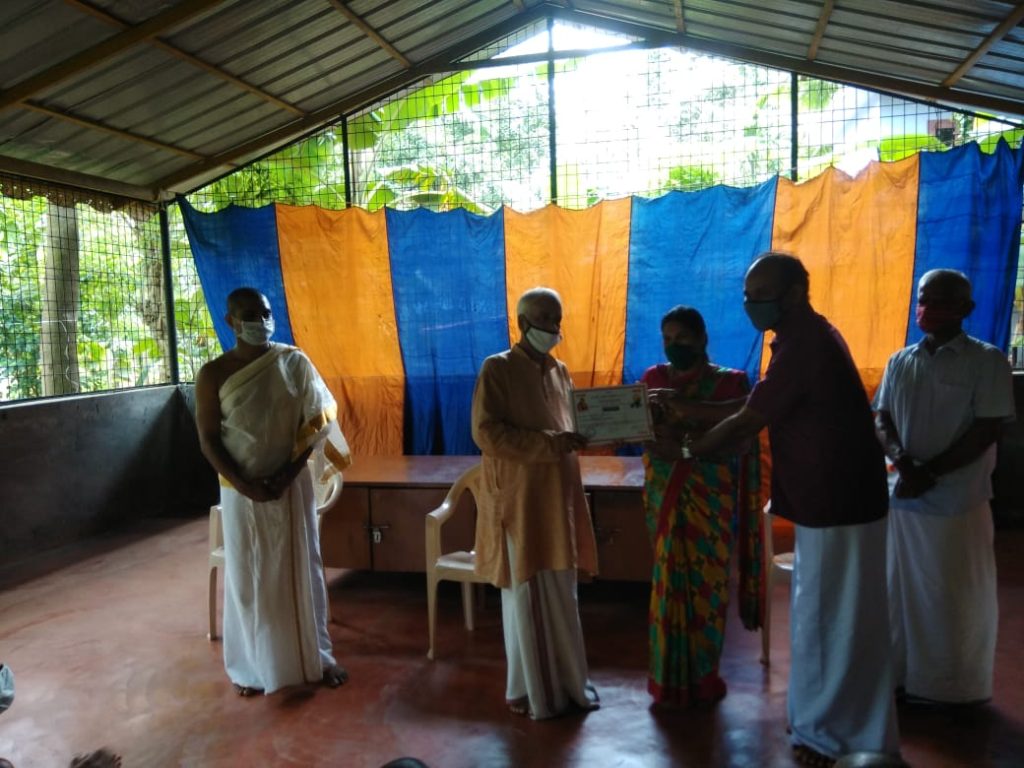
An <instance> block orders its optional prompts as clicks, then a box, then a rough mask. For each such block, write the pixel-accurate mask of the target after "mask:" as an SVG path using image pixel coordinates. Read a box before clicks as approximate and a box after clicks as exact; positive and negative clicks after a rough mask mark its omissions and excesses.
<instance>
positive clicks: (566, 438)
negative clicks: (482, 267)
mask: <svg viewBox="0 0 1024 768" xmlns="http://www.w3.org/2000/svg"><path fill="white" fill-rule="evenodd" d="M516 313H517V315H518V322H519V330H520V331H521V332H522V337H521V339H520V340H519V343H518V344H516V345H515V346H514V347H512V349H510V350H508V351H506V352H501V353H499V354H497V355H492V356H491V357H489V358H487V359H486V360H485V361H484V364H483V367H482V368H481V370H480V375H479V377H478V378H477V382H476V389H475V390H474V392H473V439H474V440H475V441H476V444H477V445H478V446H480V450H481V451H482V453H483V457H482V461H481V472H482V478H481V483H480V493H479V495H478V500H477V501H478V509H477V525H476V569H477V572H478V573H479V574H481V575H482V576H484V577H486V578H487V580H488V581H489V582H491V583H492V584H494V585H495V586H498V587H500V588H501V615H502V623H503V625H504V634H505V655H506V658H507V662H508V676H507V686H506V693H505V699H506V703H507V704H508V707H509V709H510V710H512V711H513V712H515V713H517V714H522V715H529V716H530V717H532V718H534V719H538V720H539V719H544V718H549V717H554V716H556V715H559V714H562V713H564V712H567V711H569V710H572V709H574V708H575V709H578V710H579V709H582V710H588V709H594V708H596V707H597V706H598V697H597V692H596V691H595V690H594V687H593V686H592V685H591V684H590V681H589V680H588V676H587V657H586V650H585V648H584V645H583V631H582V628H581V626H580V618H579V606H578V604H577V601H576V571H577V568H579V569H580V570H583V571H585V572H589V573H596V571H597V548H596V545H595V542H594V530H593V526H592V525H591V522H590V514H589V511H588V508H587V501H586V497H585V496H584V494H583V481H582V478H581V475H580V465H579V459H578V457H577V455H576V451H577V450H578V449H579V448H582V447H583V445H584V444H585V442H586V439H585V438H584V437H583V436H582V435H579V434H577V433H575V432H573V431H572V413H571V411H570V408H569V393H570V389H571V387H572V382H571V380H570V378H569V372H568V370H567V369H566V367H565V365H564V364H563V363H561V362H560V361H558V360H556V359H555V358H553V357H552V356H551V355H550V354H549V353H550V351H551V349H552V348H553V347H554V346H555V345H556V344H557V343H558V342H559V341H560V339H561V334H560V330H561V323H562V303H561V299H560V298H559V296H558V294H557V293H556V292H555V291H553V290H551V289H548V288H534V289H532V290H529V291H527V292H526V293H524V294H523V296H522V297H521V298H520V299H519V303H518V305H517V307H516Z"/></svg>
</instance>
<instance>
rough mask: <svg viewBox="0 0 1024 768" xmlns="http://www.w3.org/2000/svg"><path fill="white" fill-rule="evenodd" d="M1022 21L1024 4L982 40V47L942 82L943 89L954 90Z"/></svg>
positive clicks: (974, 51) (972, 52)
mask: <svg viewBox="0 0 1024 768" xmlns="http://www.w3.org/2000/svg"><path fill="white" fill-rule="evenodd" d="M1022 19H1024V4H1022V5H1018V6H1017V7H1016V8H1014V9H1013V10H1012V11H1010V13H1009V15H1007V17H1006V18H1005V19H1003V20H1002V21H1001V22H1000V23H999V26H997V27H996V28H995V29H993V30H992V32H991V33H990V34H989V36H988V37H986V38H985V39H984V40H982V42H981V45H979V46H978V47H977V48H975V49H974V50H973V51H971V55H970V56H968V57H967V58H966V59H964V60H963V61H962V62H960V66H958V67H957V68H956V69H955V70H953V74H951V75H950V76H949V77H947V78H946V79H945V80H943V81H942V85H943V87H944V88H952V87H953V86H954V85H956V84H957V83H958V82H959V81H960V78H962V77H963V76H964V75H966V74H967V73H968V72H970V71H971V69H972V68H973V67H974V65H975V64H977V63H978V60H979V59H980V58H981V57H982V56H984V55H985V54H986V53H988V50H989V48H991V47H992V46H993V45H995V44H996V43H998V42H999V41H1000V40H1002V39H1003V38H1004V37H1005V36H1006V33H1007V32H1009V31H1010V30H1011V29H1013V28H1014V27H1016V26H1017V25H1018V24H1020V22H1021V20H1022Z"/></svg>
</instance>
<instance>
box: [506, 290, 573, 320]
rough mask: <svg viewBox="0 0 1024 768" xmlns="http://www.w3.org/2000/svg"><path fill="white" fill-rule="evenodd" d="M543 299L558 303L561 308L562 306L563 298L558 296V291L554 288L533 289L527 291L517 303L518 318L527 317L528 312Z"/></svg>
mask: <svg viewBox="0 0 1024 768" xmlns="http://www.w3.org/2000/svg"><path fill="white" fill-rule="evenodd" d="M541 298H551V299H554V300H555V301H557V302H558V305H559V306H561V305H562V297H561V296H559V295H558V291H556V290H555V289H553V288H544V287H543V286H537V287H536V288H531V289H530V290H528V291H526V292H525V293H524V294H523V295H522V296H520V297H519V301H517V302H516V317H519V316H520V315H525V314H526V311H527V310H528V309H529V308H530V307H532V306H533V305H534V304H535V303H536V302H537V300H538V299H541Z"/></svg>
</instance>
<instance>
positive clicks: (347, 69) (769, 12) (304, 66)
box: [0, 0, 1024, 199]
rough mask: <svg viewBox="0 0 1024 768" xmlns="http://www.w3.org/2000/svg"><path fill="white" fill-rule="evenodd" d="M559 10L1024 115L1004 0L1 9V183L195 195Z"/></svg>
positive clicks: (53, 5) (371, 1)
mask: <svg viewBox="0 0 1024 768" xmlns="http://www.w3.org/2000/svg"><path fill="white" fill-rule="evenodd" d="M549 16H550V17H555V18H557V19H559V20H566V21H571V22H573V23H578V24H582V25H592V26H596V27H600V28H604V29H607V30H609V31H613V32H617V33H619V34H622V35H627V36H628V37H630V38H631V39H635V40H639V41H643V40H644V39H647V40H648V41H649V43H648V44H664V45H676V46H681V47H689V48H691V49H693V50H695V51H698V52H702V53H707V54H712V55H723V56H729V57H733V58H738V59H741V60H745V61H749V62H752V63H757V64H763V65H768V66H774V67H780V68H784V69H791V70H794V71H797V72H800V73H802V74H806V75H811V76H815V77H824V78H827V79H838V80H845V81H847V82H851V83H853V84H855V85H860V86H864V87H870V88H875V89H877V90H883V91H891V92H893V93H897V94H900V95H904V96H911V97H916V98H921V99H925V100H930V101H935V102H939V103H947V104H957V105H966V106H969V107H971V108H974V109H977V110H979V111H983V112H992V113H995V114H999V115H1001V116H1005V117H1010V118H1016V119H1024V29H1022V28H1021V26H1020V24H1021V20H1022V19H1024V5H1022V4H1019V3H1016V2H1012V1H1011V0H907V1H897V0H560V1H559V2H549V1H548V0H435V1H434V2H414V1H413V0H260V2H252V1H251V0H149V1H147V2H141V1H140V0H6V1H5V2H4V3H0V89H2V90H0V171H7V172H9V173H18V174H29V175H33V176H36V177H38V178H42V179H45V180H49V181H56V182H62V181H63V182H65V183H74V184H77V185H82V184H85V185H89V186H92V187H94V188H96V189H100V190H117V191H119V192H120V193H122V194H123V193H124V191H125V190H129V192H130V193H131V194H136V195H137V196H139V197H144V198H149V199H155V198H156V197H159V196H161V195H167V194H170V193H173V192H179V191H188V190H191V189H194V188H196V187H198V186H200V185H202V184H203V183H205V182H206V181H208V180H210V179H211V178H214V177H216V176H218V175H220V174H222V173H224V172H225V171H228V170H230V169H231V168H232V167H234V166H236V165H238V164H241V163H244V162H246V161H247V160H249V159H251V158H254V157H257V156H259V155H260V154H263V153H265V152H267V151H269V150H271V149H273V148H275V147H278V146H281V145H282V144H284V143H286V142H287V141H289V140H291V139H294V138H298V137H300V136H302V135H305V134H307V133H308V132H310V131H312V130H315V129H316V128H317V127H319V126H322V125H325V124H327V123H329V122H331V121H332V120H335V119H337V118H338V117H340V116H341V115H343V114H347V113H352V112H354V111H356V110H358V109H360V108H362V107H365V106H366V105H367V104H369V103H372V101H373V100H375V99H379V98H381V97H383V96H385V95H388V94H390V93H394V92H397V91H398V90H400V89H402V88H405V87H408V86H410V85H411V84H413V83H415V82H417V81H419V80H422V79H423V78H426V77H429V76H432V75H437V74H439V73H443V72H446V71H450V70H451V68H452V65H455V64H457V63H458V62H461V61H464V60H466V59H467V58H470V59H476V58H479V57H480V55H481V54H480V53H479V52H480V51H481V50H483V49H485V48H486V49H487V50H488V51H491V49H490V48H488V46H491V45H493V44H495V43H498V42H499V41H500V40H502V39H504V38H505V37H507V36H508V35H511V34H513V33H515V32H517V31H518V30H519V29H523V28H529V29H534V30H536V29H537V28H538V25H542V24H543V23H544V20H545V19H546V18H547V17H549ZM494 50H497V49H494ZM492 52H493V51H492Z"/></svg>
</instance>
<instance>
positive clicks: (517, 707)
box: [505, 696, 530, 717]
mask: <svg viewBox="0 0 1024 768" xmlns="http://www.w3.org/2000/svg"><path fill="white" fill-rule="evenodd" d="M505 706H507V707H508V711H509V712H511V713H512V714H513V715H523V716H524V717H529V716H530V699H529V698H527V697H526V696H523V698H521V699H505Z"/></svg>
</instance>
